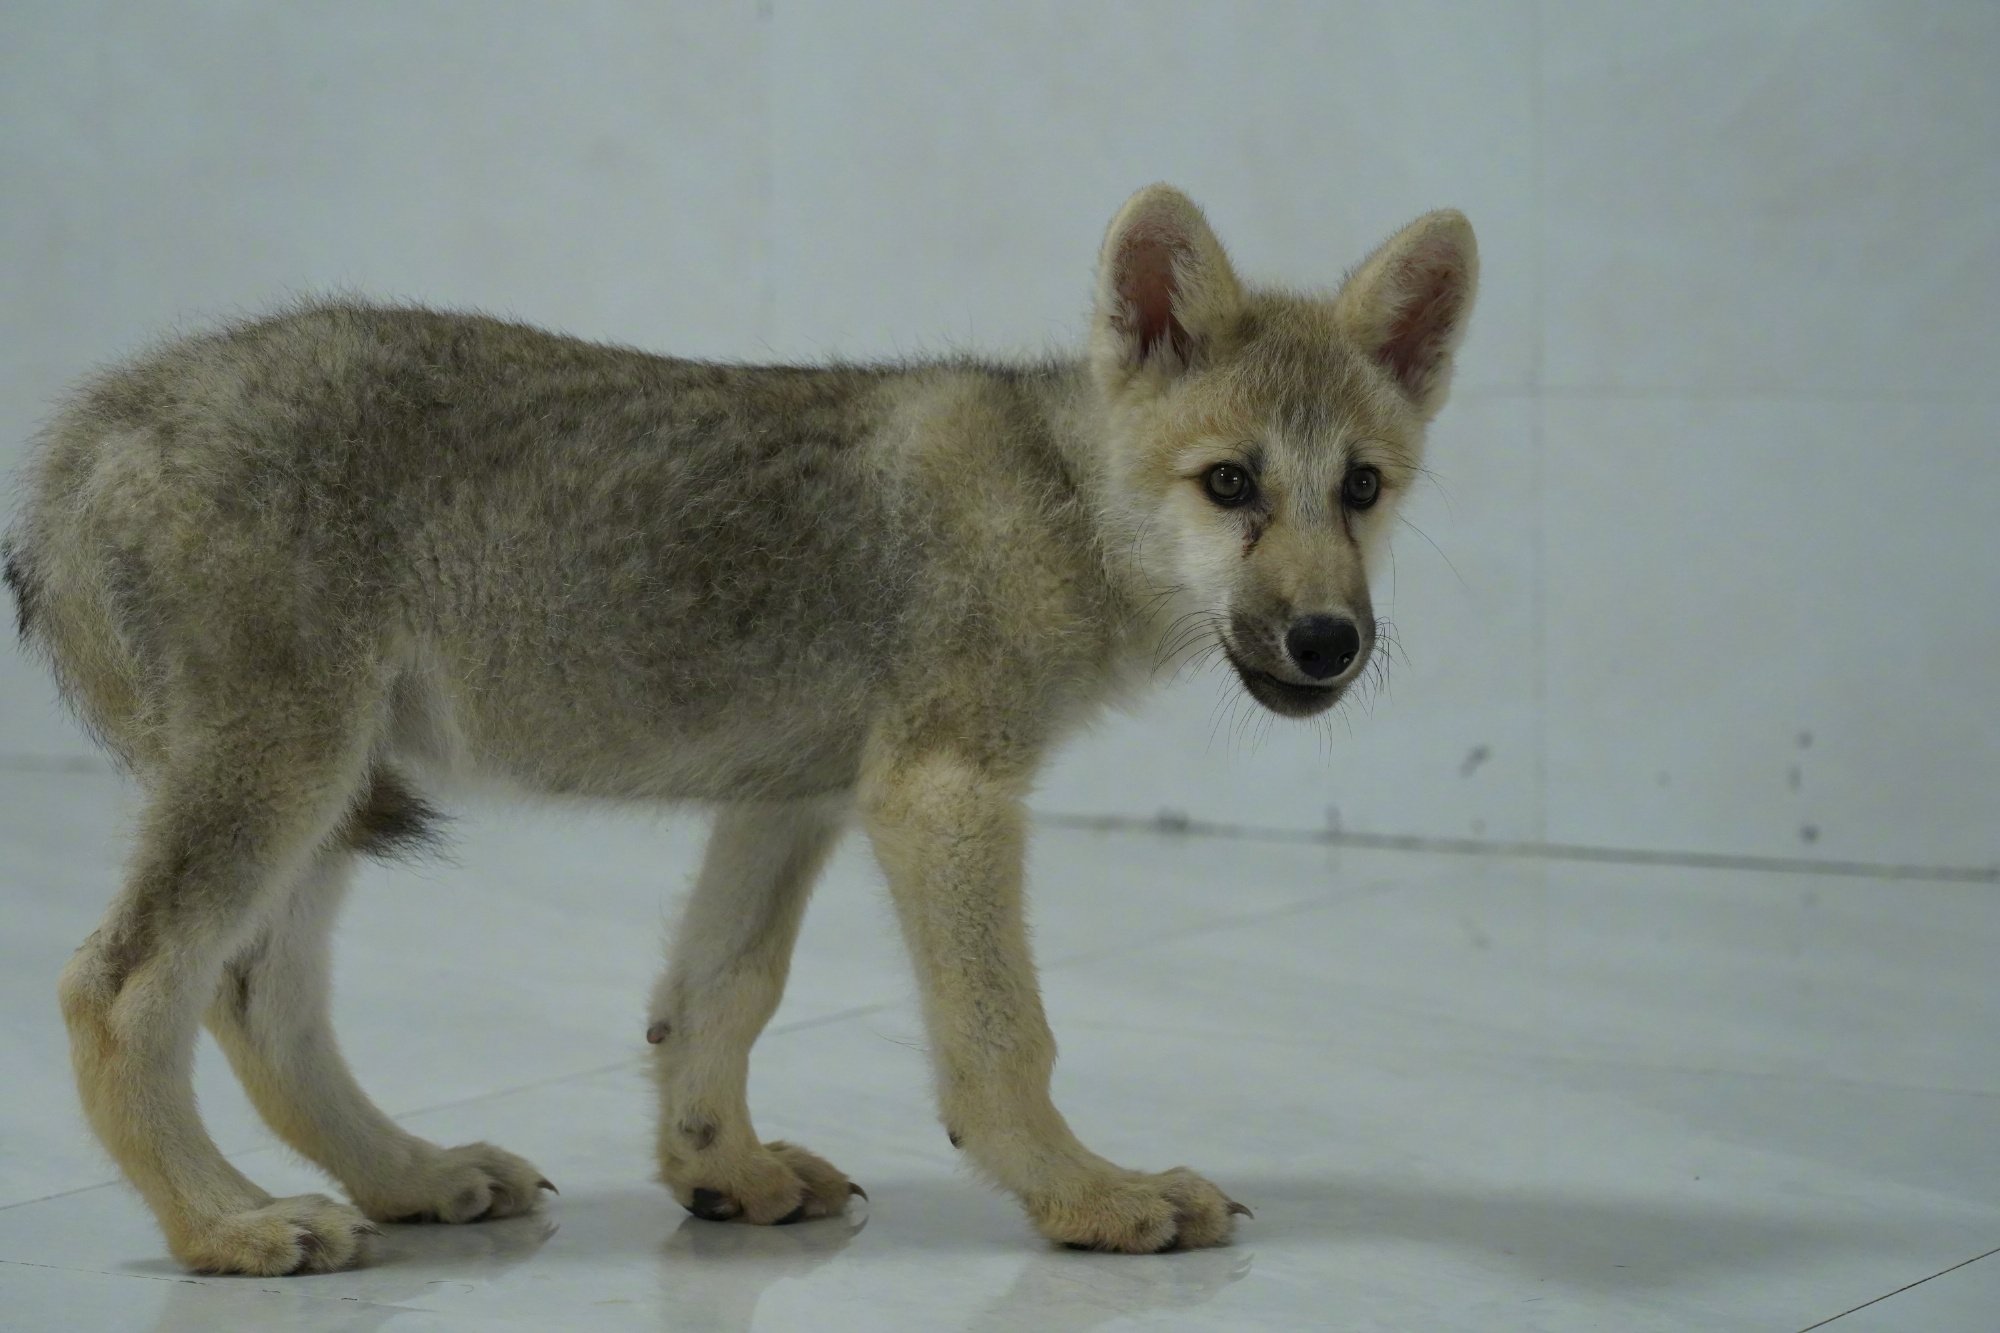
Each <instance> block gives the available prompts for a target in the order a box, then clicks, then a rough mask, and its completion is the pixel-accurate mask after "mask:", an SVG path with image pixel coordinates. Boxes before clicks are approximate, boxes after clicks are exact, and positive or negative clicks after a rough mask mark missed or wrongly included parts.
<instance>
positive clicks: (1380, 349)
mask: <svg viewBox="0 0 2000 1333" xmlns="http://www.w3.org/2000/svg"><path fill="white" fill-rule="evenodd" d="M1478 267H1479V261H1478V255H1477V251H1476V249H1475V246H1474V243H1473V238H1472V227H1471V225H1470V224H1468V223H1467V222H1466V220H1465V218H1464V216H1463V215H1462V214H1459V213H1455V212H1448V211H1447V212H1438V213H1427V214H1425V215H1424V216H1423V217H1420V218H1418V219H1417V220H1416V221H1415V222H1412V223H1411V224H1410V225H1409V226H1407V227H1405V228H1404V229H1403V230H1402V231H1400V232H1398V233H1397V234H1396V235H1395V236H1394V237H1392V238H1390V240H1389V241H1388V242H1387V243H1386V244H1384V245H1383V246H1382V247H1381V248H1380V249H1378V250H1376V251H1375V253H1374V254H1372V255H1370V256H1369V257H1368V258H1367V259H1366V260H1365V261H1363V263H1362V264H1361V266H1360V267H1359V268H1357V269H1356V270H1354V272H1353V273H1352V274H1351V275H1350V276H1349V277H1348V278H1347V281H1346V283H1345V284H1344V285H1343V286H1342V287H1341V288H1340V290H1339V291H1338V292H1336V293H1332V294H1330V295H1312V294H1295V293H1290V292H1281V291H1268V290H1260V289H1258V288H1255V287H1248V286H1245V285H1244V284H1243V283H1241V282H1240V281H1239V280H1238V279H1237V277H1236V274H1235V271H1234V270H1233V269H1232V268H1231V267H1230V264H1229V259H1228V256H1226V255H1225V254H1224V253H1223V250H1222V245H1221V243H1220V242H1218V241H1217V240H1216V238H1215V233H1214V232H1212V231H1210V230H1209V227H1208V223H1207V222H1206V221H1205V220H1204V219H1203V218H1202V215H1201V210H1200V209H1198V208H1196V207H1195V206H1194V204H1193V203H1192V202H1191V201H1190V200H1189V199H1188V198H1187V196H1185V195H1183V194H1182V193H1180V191H1178V190H1175V189H1173V188H1171V187H1169V186H1165V185H1154V186H1151V187H1148V188H1147V189H1144V190H1141V191H1140V192H1139V193H1138V194H1136V195H1134V196H1133V197H1132V199H1131V200H1130V201H1129V202H1128V203H1127V204H1126V205H1125V207H1124V208H1123V209H1121V210H1120V211H1119V214H1118V216H1117V217H1116V218H1115V219H1113V221H1112V223H1111V229H1110V231H1109V232H1108V233H1107V235H1106V236H1105V239H1104V249H1103V253H1102V255H1101V257H1100V260H1099V264H1098V278H1097V303H1096V312H1095V316H1094V319H1093V322H1092V334H1091V363H1092V365H1091V368H1092V376H1093V379H1094V380H1095V383H1096V388H1097V391H1098V393H1099V394H1101V395H1102V398H1103V402H1104V409H1105V417H1106V419H1107V420H1108V422H1109V424H1110V440H1109V447H1110V450H1111V457H1110V460H1109V465H1110V483H1111V485H1110V489H1111V492H1112V495H1113V497H1114V501H1113V502H1114V504H1115V505H1116V506H1117V507H1118V509H1119V511H1120V513H1119V518H1120V520H1121V525H1122V526H1123V527H1125V528H1126V529H1127V530H1128V531H1127V532H1125V533H1124V534H1122V540H1125V541H1128V542H1129V543H1130V547H1131V553H1132V555H1133V557H1134V558H1135V559H1136V560H1137V561H1138V563H1139V566H1140V568H1141V569H1142V570H1143V571H1144V573H1145V576H1146V578H1147V579H1148V581H1149V582H1150V583H1151V584H1152V585H1153V587H1154V588H1155V589H1156V590H1158V591H1159V592H1160V593H1161V594H1162V595H1163V597H1162V600H1163V601H1171V603H1172V604H1173V605H1174V606H1176V607H1177V608H1178V609H1179V610H1180V611H1181V612H1182V614H1181V615H1180V617H1179V618H1178V619H1177V620H1176V621H1175V622H1174V631H1173V633H1171V634H1170V636H1169V637H1170V640H1175V639H1177V641H1178V642H1182V643H1186V642H1190V641H1195V640H1199V639H1201V638H1208V637H1210V636H1212V639H1213V642H1215V643H1216V644H1218V645H1219V646H1220V648H1221V650H1222V652H1223V653H1224V654H1225V655H1226V656H1227V657H1228V660H1229V662H1230V665H1231V666H1233V667H1234V668H1235V669H1236V673H1237V675H1238V676H1239V677H1241V678H1242V681H1243V686H1244V688H1245V689H1246V690H1248V691H1249V692H1250V694H1251V695H1252V696H1253V697H1254V698H1255V699H1256V700H1257V701H1258V702H1259V703H1261V704H1263V705H1264V706H1265V707H1267V708H1269V709H1271V710H1272V711H1273V712H1277V713H1283V714H1286V715H1288V716H1293V717H1305V716H1309V715H1311V714H1313V713H1317V712H1319V711H1320V710H1321V709H1323V708H1326V707H1328V706H1329V705H1331V704H1332V703H1333V702H1334V701H1335V700H1336V699H1338V698H1339V697H1340V694H1341V692H1342V691H1343V690H1344V689H1345V688H1346V687H1347V685H1348V684H1349V683H1351V682H1352V681H1353V680H1354V679H1355V678H1356V677H1357V676H1358V675H1360V673H1361V671H1362V669H1363V667H1364V666H1366V664H1367V662H1368V658H1369V654H1370V653H1371V652H1372V651H1373V650H1374V647H1375V632H1376V630H1375V626H1376V622H1375V616H1374V612H1373V609H1372V605H1371V603H1370V601H1369V596H1368V570H1369V565H1370V563H1371V561H1373V560H1374V559H1375V558H1376V556H1377V554H1378V553H1379V552H1380V551H1381V550H1382V549H1383V547H1384V545H1385V542H1386V538H1387V529H1388V526H1389V524H1390V523H1391V522H1392V521H1393V519H1392V514H1393V511H1394V509H1395V507H1396V504H1397V502H1398V501H1399V500H1401V499H1402V497H1403V494H1404V493H1405V492H1406V491H1408V490H1409V489H1410V486H1411V484H1412V483H1413V482H1414V481H1415V480H1416V478H1417V476H1418V475H1419V472H1420V460H1421V458H1422V454H1423V443H1424V428H1425V427H1426V426H1427V425H1428V424H1429V422H1430V420H1431V418H1432V417H1434V416H1435V415H1437V411H1438V409H1439V408H1440V407H1442V406H1443V405H1444V400H1445V392H1446V389H1447V387H1448V385H1449V383H1450V380H1451V369H1452V354H1453V352H1454V351H1455V350H1456V349H1457V347H1458V343H1459V340H1460V338H1461V337H1462V336H1463V334H1464V332H1465V323H1466V316H1467V315H1468V314H1469V313H1470V312H1471V309H1472V297H1473V290H1474V287H1475V284H1476V281H1477V276H1478ZM1169 591H1171V593H1172V596H1171V598H1167V597H1165V596H1164V595H1165V594H1166V593H1167V592H1169ZM1171 646H1172V643H1171V642H1170V644H1169V647H1170V648H1171Z"/></svg>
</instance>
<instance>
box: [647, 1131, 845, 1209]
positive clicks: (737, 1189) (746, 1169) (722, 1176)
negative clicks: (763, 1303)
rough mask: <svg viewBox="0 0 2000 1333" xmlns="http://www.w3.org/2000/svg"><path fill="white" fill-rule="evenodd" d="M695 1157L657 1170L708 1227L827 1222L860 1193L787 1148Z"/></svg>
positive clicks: (816, 1160)
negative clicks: (820, 1219) (825, 1219)
mask: <svg viewBox="0 0 2000 1333" xmlns="http://www.w3.org/2000/svg"><path fill="white" fill-rule="evenodd" d="M710 1156H711V1155H710V1154H708V1153H699V1154H693V1155H690V1156H687V1157H676V1158H674V1159H672V1160H670V1161H668V1162H666V1163H665V1164H664V1165H663V1166H662V1170H661V1174H662V1176H663V1178H664V1179H665V1180H666V1184H667V1188H668V1189H670V1190H672V1191H673V1192H674V1197H675V1198H676V1199H679V1200H680V1202H681V1207H683V1208H685V1209H687V1210H688V1211H689V1212H691V1213H693V1214H694V1215H695V1216H696V1217H700V1218H705V1219H706V1220H708V1221H710V1222H750V1223H753V1224H755V1225H758V1226H780V1227H781V1226H786V1225H788V1224H790V1223H792V1222H804V1221H808V1220H810V1219H812V1218H815V1217H832V1216H834V1215H835V1214H836V1213H839V1212H842V1211H844V1210H845V1209H846V1207H847V1202H848V1200H849V1199H851V1198H853V1197H854V1196H855V1195H857V1194H859V1195H861V1197H862V1198H864V1199H865V1198H867V1197H868V1196H867V1194H866V1193H865V1192H864V1191H863V1190H862V1188H861V1187H860V1186H859V1185H857V1184H855V1183H854V1182H853V1181H851V1180H849V1179H848V1178H847V1177H846V1176H845V1175H843V1174H842V1173H841V1172H840V1170H839V1169H838V1168H837V1167H835V1166H834V1165H833V1164H832V1163H831V1162H829V1161H827V1160H826V1159H825V1158H824V1157H820V1156H818V1155H817V1154H814V1153H809V1152H807V1151H806V1150H805V1149H804V1148H800V1147H796V1146H794V1145H793V1144H789V1143H782V1142H774V1143H767V1144H765V1145H764V1146H763V1147H761V1148H759V1149H757V1150H756V1151H755V1152H753V1153H749V1154H746V1155H744V1156H742V1157H738V1158H735V1159H733V1160H732V1159H722V1158H719V1157H718V1158H717V1159H716V1160H713V1161H711V1160H709V1158H710Z"/></svg>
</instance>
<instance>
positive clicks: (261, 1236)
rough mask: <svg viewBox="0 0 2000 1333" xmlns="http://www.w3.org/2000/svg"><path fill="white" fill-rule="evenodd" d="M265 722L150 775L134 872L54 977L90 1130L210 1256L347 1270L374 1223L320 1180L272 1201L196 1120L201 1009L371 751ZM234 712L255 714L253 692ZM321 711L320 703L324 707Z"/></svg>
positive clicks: (195, 735) (265, 1270) (192, 1261)
mask: <svg viewBox="0 0 2000 1333" xmlns="http://www.w3.org/2000/svg"><path fill="white" fill-rule="evenodd" d="M286 702H294V701H281V702H280V707H279V708H278V709H274V710H272V711H271V712H270V713H267V714H266V716H264V717H261V718H258V719H257V721H256V722H254V723H252V722H222V723H211V724H209V725H205V726H201V727H199V728H196V727H190V728H188V730H187V733H186V735H185V736H184V738H183V739H182V740H181V742H180V743H179V744H177V745H175V746H174V747H172V749H170V750H169V751H168V755H169V758H168V760H167V761H166V762H165V763H164V764H163V765H162V767H161V768H160V770H159V771H157V772H155V773H153V774H150V775H149V781H148V784H147V785H148V788H149V792H148V795H149V797H150V800H149V804H148V807H147V810H146V814H145V819H144V823H143V826H142V828H141V831H140V835H139V840H138V848H137V854H136V856H135V858H134V862H133V865H132V869H131V872H130V874H129V876H128V878H127V881H126V884H125V888H124V890H123V892H122V893H121V894H120V895H119V897H118V899H117V901H116V902H114V903H113V904H112V907H111V910H110V912H109V913H108V914H107V916H106V917H105V920H104V923H103V924H102V925H101V926H100V927H99V928H98V930H97V931H96V933H94V934H93V935H91V937H90V938H89V939H88V940H86V941H85V942H84V944H83V947H82V948H80V949H79V950H77V952H76V955H75V956H74V957H73V958H72V959H71V960H70V963H69V965H68V966H67V967H66V968H65V969H64V971H63V976H62V982H61V986H60V993H61V998H62V1008H63V1016H64V1018H65V1020H66V1021H67V1023H68V1026H69V1032H70V1045H71V1053H72V1056H73V1059H74V1061H75V1065H76V1076H77V1087H78V1090H79V1092H80V1093H81V1094H82V1099H83V1105H84V1110H85V1112H86V1114H87V1115H88V1116H89V1119H90V1123H91V1126H92V1128H94V1129H95V1130H96V1131H97V1135H98V1137H99V1138H100V1139H101V1140H102V1141H103V1143H104V1145H105V1147H106V1148H107V1149H109V1150H110V1153H111V1155H112V1156H113V1157H114V1158H115V1159H116V1160H117V1162H118V1165H119V1166H120V1167H121V1168H122V1169H123V1170H124V1172H125V1176H126V1178H127V1179H128V1180H130V1181H131V1182H132V1183H133V1184H134V1185H135V1186H137V1187H138V1190H139V1192H140V1194H141V1195H142V1196H144V1198H145V1200H146V1203H147V1204H148V1205H149V1206H150V1207H151V1208H152V1210H153V1214H154V1216H155V1217H156V1218H158V1220H159V1223H160V1226H161V1229H162V1230H163V1231H164V1232H165V1233H166V1240H167V1245H168V1248H169V1249H170V1250H171V1251H172V1252H173V1254H174V1256H175V1258H177V1259H179V1260H180V1262H181V1263H183V1264H185V1265H186V1266H187V1267H189V1268H192V1269H195V1270H197V1271H202V1272H216V1273H255V1274H278V1273H292V1272H302V1271H311V1272H320V1271H329V1270H332V1269H337V1268H345V1267H347V1266H349V1265H350V1264H353V1263H355V1262H357V1261H358V1260H359V1259H360V1258H361V1257H362V1254H363V1250H364V1246H365V1243H366V1237H367V1235H368V1234H369V1233H370V1232H371V1231H372V1230H373V1228H372V1226H371V1224H370V1223H369V1222H368V1220H367V1219H366V1218H365V1217H363V1216H362V1215H361V1213H360V1212H358V1211H357V1210H355V1209H353V1208H350V1207H348V1206H346V1205H345V1204H339V1203H335V1202H334V1201H333V1200H331V1199H329V1198H326V1197H325V1196H323V1195H318V1194H309V1195H302V1196H299V1197H296V1198H288V1199H273V1198H272V1197H271V1196H270V1195H269V1194H266V1193H265V1192H264V1191H263V1190H261V1189H259V1188H257V1186H256V1185H254V1184H252V1183H251V1182H250V1180H249V1179H247V1178H246V1177H245V1176H244V1175H243V1174H242V1173H240V1172H238V1171H237V1170H236V1169H235V1168H234V1167H232V1166H231V1165H230V1164H229V1163H228V1162H227V1161H226V1160H224V1158H223V1156H222V1154H221V1152H220V1151H218V1150H217V1148H216V1146H215V1143H214V1141H213V1140H211V1139H210V1138H209V1136H208V1133H207V1131H206V1130H205V1129H203V1127H202V1123H201V1118H200V1115H199V1113H198V1112H197V1110H196V1108H195V1100H194V1091H193V1088H192V1086H191V1082H190V1075H191V1072H192V1065H193V1060H194V1042H195V1037H196V1035H197V1033H198V1030H199V1025H200V1019H201V1013H202V1010H203V1009H204V1007H206V1006H207V1004H208V1003H209V1001H210V999H211V998H212V997H213V996H214V994H215V988H216V984H217V982H218V981H219V979H220V977H221V974H222V969H223V964H224V962H225V961H226V960H227V959H228V958H229V957H231V956H232V955H233V954H235V953H236V952H238V951H239V950H240V949H241V948H242V947H243V946H244V944H245V943H246V942H247V941H248V940H249V938H250V937H251V935H252V934H253V932H254V930H255V928H256V925H257V923H258V920H259V918H260V917H261V916H262V915H263V914H264V913H265V912H266V911H267V910H269V908H270V906H271V902H270V898H271V894H272V892H273V890H274V887H276V886H283V885H285V884H287V883H289V882H290V881H291V880H292V879H294V878H295V877H296V876H297V875H298V873H299V872H300V871H301V869H302V868H303V866H304V865H305V863H306V861H307V860H308V859H309V858H310V856H311V854H312V849H313V848H314V847H316V846H317V845H318V844H319V843H320V842H321V841H322V840H324V839H325V838H326V837H327V836H328V835H329V834H330V833H331V832H332V830H333V828H334V827H335V825H336V823H337V822H338V820H339V819H340V817H341V816H342V814H343V813H344V810H345V807H346V803H347V801H348V800H349V798H350V796H351V794H352V792H353V791H354V790H355V787H356V786H357V784H358V782H359V781H360V777H361V761H362V758H363V751H362V750H361V748H360V747H358V746H355V745H353V744H351V738H349V737H348V736H345V735H343V734H341V733H340V732H339V731H338V730H336V729H333V728H327V727H320V726H305V727H301V728H299V729H297V730H295V731H294V732H293V733H292V734H290V735H286V734H284V733H283V730H282V729H281V728H280V727H278V726H277V725H275V723H276V721H277V720H279V719H280V718H282V717H283V704H284V703H286ZM234 716H235V717H236V718H239V719H240V718H246V717H255V716H256V712H255V710H254V709H251V708H248V707H245V708H244V709H242V710H241V711H239V712H236V713H235V714H234ZM322 716H323V715H322Z"/></svg>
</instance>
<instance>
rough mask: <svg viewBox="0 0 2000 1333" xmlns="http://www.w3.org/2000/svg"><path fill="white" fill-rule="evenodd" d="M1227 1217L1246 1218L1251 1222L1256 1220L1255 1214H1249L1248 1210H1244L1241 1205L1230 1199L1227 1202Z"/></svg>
mask: <svg viewBox="0 0 2000 1333" xmlns="http://www.w3.org/2000/svg"><path fill="white" fill-rule="evenodd" d="M1229 1215H1230V1216H1231V1217H1247V1218H1249V1219H1250V1220H1251V1221H1252V1222H1255V1221H1256V1220H1257V1214H1255V1213H1253V1212H1251V1211H1250V1210H1249V1209H1248V1208H1245V1207H1244V1206H1243V1205H1242V1204H1240V1203H1238V1202H1236V1200H1234V1199H1231V1200H1230V1201H1229Z"/></svg>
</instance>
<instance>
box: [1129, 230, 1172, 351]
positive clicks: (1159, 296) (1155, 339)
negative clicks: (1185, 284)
mask: <svg viewBox="0 0 2000 1333" xmlns="http://www.w3.org/2000/svg"><path fill="white" fill-rule="evenodd" d="M1176 253H1177V251H1176V249H1175V247H1174V245H1173V244H1172V242H1170V241H1168V240H1166V239H1165V238H1164V237H1161V236H1158V235H1137V236H1132V237H1129V238H1128V239H1127V240H1126V242H1125V247H1124V250H1123V251H1122V252H1121V254H1120V255H1119V262H1118V295H1119V296H1120V297H1121V298H1123V300H1124V302H1125V308H1126V311H1127V318H1126V320H1125V321H1124V322H1125V324H1126V326H1127V329H1128V330H1129V331H1130V333H1131V334H1132V336H1133V338H1134V339H1136V340H1137V341H1138V344H1139V359H1140V360H1141V361H1144V360H1146V359H1147V358H1148V357H1151V356H1152V355H1154V354H1155V353H1156V352H1157V351H1158V350H1159V348H1160V346H1161V345H1162V343H1165V344H1166V345H1169V346H1171V347H1172V348H1173V349H1174V352H1175V354H1176V355H1177V356H1179V357H1180V358H1181V359H1182V360H1183V361H1185V360H1186V359H1187V354H1188V333H1187V329H1186V328H1184V327H1182V325H1181V322H1180V321H1179V320H1178V319H1175V318H1174V256H1175V254H1176Z"/></svg>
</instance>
